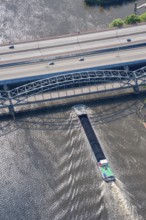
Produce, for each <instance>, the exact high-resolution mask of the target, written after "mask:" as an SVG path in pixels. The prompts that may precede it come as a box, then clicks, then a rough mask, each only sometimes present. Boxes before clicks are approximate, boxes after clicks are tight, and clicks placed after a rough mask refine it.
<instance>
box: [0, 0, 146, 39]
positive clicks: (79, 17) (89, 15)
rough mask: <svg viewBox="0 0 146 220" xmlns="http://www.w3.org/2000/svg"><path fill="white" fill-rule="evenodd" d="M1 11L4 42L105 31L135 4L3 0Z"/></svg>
mask: <svg viewBox="0 0 146 220" xmlns="http://www.w3.org/2000/svg"><path fill="white" fill-rule="evenodd" d="M137 2H138V5H141V4H143V3H144V2H145V0H139V1H137ZM0 11H1V13H0V27H1V33H0V38H1V41H6V42H9V41H11V42H15V41H22V40H30V39H39V38H44V37H49V36H56V35H64V34H70V33H76V32H86V31H93V30H102V29H104V28H107V27H108V24H109V23H110V22H111V21H112V20H113V19H115V18H117V17H121V18H124V17H125V16H127V15H129V14H131V13H133V11H134V3H133V2H131V3H127V4H123V5H122V6H114V7H108V8H102V7H87V6H86V5H85V4H84V1H83V0H59V1H54V0H41V1H40V0H24V1H23V2H22V1H21V0H13V1H9V0H5V1H4V0H0ZM144 11H145V9H140V10H139V11H138V12H139V13H142V12H144Z"/></svg>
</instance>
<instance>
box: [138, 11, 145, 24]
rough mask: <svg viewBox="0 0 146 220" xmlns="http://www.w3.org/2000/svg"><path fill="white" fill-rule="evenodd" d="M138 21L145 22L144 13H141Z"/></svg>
mask: <svg viewBox="0 0 146 220" xmlns="http://www.w3.org/2000/svg"><path fill="white" fill-rule="evenodd" d="M139 19H140V21H141V22H145V21H146V12H145V13H143V14H142V15H139Z"/></svg>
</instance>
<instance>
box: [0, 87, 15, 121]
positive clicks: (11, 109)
mask: <svg viewBox="0 0 146 220" xmlns="http://www.w3.org/2000/svg"><path fill="white" fill-rule="evenodd" d="M3 88H4V90H5V92H6V93H7V95H8V100H9V106H8V109H9V114H10V115H12V117H13V119H14V120H15V109H14V105H13V103H12V99H11V94H10V91H8V86H7V85H6V84H5V85H3Z"/></svg>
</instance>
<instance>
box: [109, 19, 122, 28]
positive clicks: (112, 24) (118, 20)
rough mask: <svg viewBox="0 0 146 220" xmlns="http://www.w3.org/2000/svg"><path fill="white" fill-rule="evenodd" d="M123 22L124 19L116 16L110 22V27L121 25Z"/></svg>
mask: <svg viewBox="0 0 146 220" xmlns="http://www.w3.org/2000/svg"><path fill="white" fill-rule="evenodd" d="M123 24H124V21H123V20H122V19H121V18H117V19H115V20H113V21H112V23H110V25H109V26H110V27H122V26H123Z"/></svg>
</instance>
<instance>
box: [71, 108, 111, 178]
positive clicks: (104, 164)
mask: <svg viewBox="0 0 146 220" xmlns="http://www.w3.org/2000/svg"><path fill="white" fill-rule="evenodd" d="M73 109H74V110H75V112H76V114H77V115H78V117H79V119H80V122H81V125H82V127H83V129H84V131H85V134H86V136H87V139H88V141H89V143H90V145H91V147H92V150H93V152H94V155H95V157H96V160H97V165H98V167H99V170H100V173H101V175H102V178H103V179H104V181H105V182H111V181H115V176H114V174H113V172H112V170H111V168H110V165H109V163H108V161H107V159H106V157H105V155H104V152H103V150H102V148H101V146H100V143H99V141H98V139H97V137H96V135H95V132H94V130H93V128H92V126H91V123H90V121H89V118H88V115H87V113H86V106H84V105H77V106H74V107H73Z"/></svg>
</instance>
